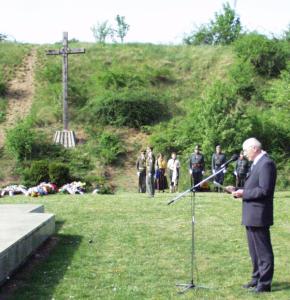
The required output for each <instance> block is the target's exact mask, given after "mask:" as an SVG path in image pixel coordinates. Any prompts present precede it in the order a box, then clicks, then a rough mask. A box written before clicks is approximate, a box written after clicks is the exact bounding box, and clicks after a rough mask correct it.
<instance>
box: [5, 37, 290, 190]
mask: <svg viewBox="0 0 290 300" xmlns="http://www.w3.org/2000/svg"><path fill="white" fill-rule="evenodd" d="M246 38H247V37H246ZM246 38H244V39H241V41H238V43H236V44H235V45H234V46H161V45H151V44H127V45H117V44H114V45H99V44H81V43H71V44H70V47H71V48H73V47H85V48H86V54H84V55H71V56H70V57H69V113H70V128H71V129H73V130H75V131H76V134H77V137H78V138H79V139H80V141H81V143H80V144H79V145H78V147H77V148H76V149H74V150H64V149H62V148H60V147H57V146H54V145H52V137H53V134H54V131H55V130H56V129H61V128H62V122H61V118H62V108H61V104H62V83H61V80H62V79H61V74H62V72H61V68H62V61H61V57H52V56H46V55H45V50H46V49H48V48H49V49H51V48H53V47H55V48H56V49H59V48H61V45H60V44H55V45H49V46H47V47H44V46H41V47H38V65H37V70H36V76H35V80H36V82H35V86H36V92H35V97H34V103H33V106H32V110H31V114H30V115H29V116H28V117H27V119H25V120H24V121H23V122H21V123H19V124H18V125H17V126H16V129H13V128H12V129H11V130H10V131H9V132H8V134H7V143H6V145H7V147H6V151H5V152H3V153H2V160H3V159H4V158H5V157H7V156H8V157H10V158H11V157H12V158H14V160H15V161H16V162H17V163H16V165H15V166H16V167H15V171H14V172H15V174H18V175H19V176H20V177H19V178H20V180H22V182H23V180H24V181H26V182H27V181H29V180H28V179H29V177H30V173H29V172H30V170H31V164H33V162H34V161H39V160H46V161H52V160H53V161H57V162H60V163H65V164H66V165H68V167H69V169H70V176H71V178H75V179H82V180H85V181H87V182H91V183H92V184H94V185H95V184H96V183H99V184H100V183H101V184H103V183H105V182H107V181H108V180H111V181H112V179H113V182H117V181H118V180H119V179H118V178H112V177H110V176H112V174H114V170H115V171H116V170H119V171H117V172H115V174H119V175H118V176H122V175H121V174H122V172H120V170H122V169H123V168H125V169H131V170H134V160H135V158H136V155H137V152H138V151H139V150H140V149H142V148H144V147H145V146H146V145H147V143H150V144H152V145H153V146H154V148H155V152H156V153H157V152H159V151H162V152H164V154H165V155H166V156H167V157H168V156H169V155H170V152H171V151H173V150H174V151H177V152H178V155H179V157H180V159H181V161H182V164H183V168H182V185H183V187H184V186H187V185H188V175H187V165H186V164H187V159H188V157H189V155H190V153H191V152H192V151H193V147H194V145H195V144H196V143H199V144H200V145H201V147H202V150H203V153H204V154H205V157H206V160H207V165H208V166H209V163H210V157H211V154H212V152H213V151H214V148H215V145H216V144H217V143H221V144H222V145H223V148H224V150H225V152H226V153H227V154H228V156H231V154H232V153H233V152H237V151H239V150H240V147H241V143H242V141H243V140H244V139H245V138H247V137H250V136H256V137H257V138H258V139H260V140H261V141H262V143H263V145H264V148H265V149H266V150H267V152H269V154H270V155H271V156H272V157H273V158H274V159H275V160H276V162H277V164H278V167H279V186H280V188H287V187H288V186H289V153H288V151H289V144H290V130H289V125H288V124H287V120H289V116H290V110H289V99H290V92H289V85H290V75H289V43H288V44H287V43H286V42H279V43H278V46H277V47H278V48H277V49H272V48H271V47H272V44H270V45H268V44H267V43H266V42H265V43H264V44H263V45H264V46H263V47H262V48H261V49H260V52H262V53H263V55H264V54H265V53H266V54H267V53H268V52H269V51H268V49H269V47H270V50H271V51H272V55H271V57H277V55H276V54H275V53H277V52H278V54H279V53H280V54H281V55H280V56H278V57H277V60H278V62H279V64H280V63H281V62H282V63H281V64H280V65H279V68H278V69H277V70H276V71H275V73H272V71H271V70H272V67H273V65H274V66H276V64H277V63H276V61H273V63H272V65H271V62H272V60H269V59H268V58H267V61H269V63H268V66H266V69H261V68H260V69H259V66H261V65H263V64H264V63H265V62H264V61H258V60H257V59H259V58H260V56H259V51H258V50H257V49H256V48H257V47H254V49H253V50H252V52H250V54H247V53H246V50H245V49H248V48H249V47H248V46H247V45H249V44H253V43H254V44H255V43H258V44H259V45H260V44H261V39H262V37H261V36H259V35H256V36H255V35H253V36H250V38H251V39H252V40H247V39H246ZM1 47H2V44H0V48H1ZM265 49H266V50H267V51H268V52H267V51H266V50H265ZM254 50H257V51H256V53H254V52H255V51H254ZM263 51H264V52H263ZM275 51H276V52H275ZM253 53H254V54H255V55H256V56H253V55H252V54H253ZM273 53H274V54H275V55H276V56H275V55H274V54H273ZM268 54H269V53H268ZM264 56H265V55H264ZM269 70H270V71H269ZM141 136H142V138H141ZM136 137H140V138H139V139H138V138H136ZM128 162H129V163H128ZM207 169H208V172H209V171H210V168H207ZM126 174H127V175H126V176H132V174H133V173H131V175H130V174H129V173H126ZM2 177H4V175H3V174H2ZM132 178H133V177H132ZM226 180H227V181H228V182H231V181H232V180H233V177H232V175H231V172H228V175H227V179H226ZM125 181H126V180H125ZM122 182H123V183H124V184H125V185H126V186H125V187H121V186H118V188H119V189H135V186H134V184H132V181H131V182H130V183H129V184H128V183H125V182H124V180H123V181H122ZM27 183H29V182H27ZM30 183H31V184H32V182H30Z"/></svg>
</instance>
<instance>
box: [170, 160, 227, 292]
mask: <svg viewBox="0 0 290 300" xmlns="http://www.w3.org/2000/svg"><path fill="white" fill-rule="evenodd" d="M226 166H227V164H224V165H223V166H222V167H221V169H219V170H218V171H217V172H215V173H214V174H212V175H210V176H208V177H207V178H205V179H203V180H202V181H201V182H199V183H198V184H196V185H193V186H192V187H191V188H190V189H188V190H186V191H184V192H182V193H181V194H179V195H177V196H176V197H175V198H173V199H172V200H170V201H169V202H168V203H167V205H171V204H174V203H176V202H177V201H178V200H180V199H182V198H183V197H184V196H185V195H187V194H188V193H190V192H192V196H191V220H192V222H191V280H190V282H189V283H181V284H176V286H178V287H182V289H181V290H180V291H179V294H183V293H184V292H186V291H188V290H189V289H197V288H207V287H205V286H198V285H196V284H195V283H194V270H193V268H194V259H195V242H194V224H195V192H196V188H197V187H199V186H201V185H202V184H203V183H204V182H207V181H209V180H210V179H212V178H213V177H215V176H216V175H217V174H219V173H221V172H223V171H224V170H225V169H226Z"/></svg>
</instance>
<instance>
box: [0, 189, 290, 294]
mask: <svg viewBox="0 0 290 300" xmlns="http://www.w3.org/2000/svg"><path fill="white" fill-rule="evenodd" d="M171 197H172V195H171V194H167V193H166V194H157V195H156V197H155V198H154V199H152V198H147V196H146V195H140V194H133V193H131V194H129V193H120V194H117V195H111V196H105V195H104V196H101V195H83V196H69V195H55V196H48V197H42V198H27V197H18V196H17V197H13V198H9V197H6V198H1V199H0V203H26V202H29V203H43V204H44V205H45V208H46V211H48V212H52V213H54V214H55V215H56V221H57V233H56V235H55V237H54V239H56V240H57V243H56V245H55V246H54V247H53V249H52V250H51V253H50V255H49V256H48V257H47V258H46V259H45V260H44V261H42V262H41V263H39V264H37V265H36V266H34V267H33V268H30V269H29V272H26V274H24V275H22V277H21V280H20V282H18V283H17V284H18V285H19V287H18V288H16V290H15V291H14V292H13V294H12V295H11V298H10V299H15V300H16V299H21V300H22V299H26V300H27V299H37V300H40V299H57V300H59V299H106V300H107V299H124V300H125V299H126V300H127V299H198V300H200V299H247V300H248V299H279V300H280V299H285V300H286V299H287V300H289V299H290V272H289V270H290V254H289V246H290V222H289V215H290V205H289V200H290V192H279V193H276V195H275V225H274V226H273V228H272V230H271V232H272V241H273V247H274V253H275V276H274V281H273V292H272V293H269V294H265V295H262V296H260V297H259V296H255V295H251V294H250V293H249V292H247V291H245V290H243V289H242V288H241V285H242V284H244V283H245V282H247V281H248V280H249V279H250V274H251V263H250V259H249V255H248V250H247V245H246V237H245V232H244V231H245V230H244V228H243V226H241V225H240V222H241V203H240V201H238V200H233V199H232V198H231V196H229V195H226V194H216V193H197V194H196V206H195V211H196V226H195V229H196V230H195V242H196V244H195V249H196V260H195V262H196V266H195V276H196V278H195V280H196V283H197V284H203V285H206V286H208V287H210V289H197V290H191V291H189V292H188V293H186V294H184V295H178V294H177V289H176V287H175V284H176V283H180V282H181V283H184V282H188V281H189V280H190V278H191V275H190V274H191V273H190V253H191V212H190V197H186V198H184V199H183V200H181V201H179V202H177V203H176V204H174V205H171V206H168V205H167V201H168V200H169V199H171ZM38 255H40V254H38ZM24 271H25V269H24ZM11 283H12V281H11ZM0 299H1V292H0Z"/></svg>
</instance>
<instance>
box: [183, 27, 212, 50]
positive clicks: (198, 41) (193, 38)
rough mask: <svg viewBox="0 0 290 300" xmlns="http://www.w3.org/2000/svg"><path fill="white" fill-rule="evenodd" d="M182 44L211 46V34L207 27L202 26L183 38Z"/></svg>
mask: <svg viewBox="0 0 290 300" xmlns="http://www.w3.org/2000/svg"><path fill="white" fill-rule="evenodd" d="M183 42H184V43H185V44H186V45H202V44H203V45H212V44H213V34H212V32H211V29H210V27H209V26H208V25H205V24H202V25H200V26H198V27H197V29H196V30H194V31H193V32H192V33H191V34H190V35H188V36H186V37H184V39H183Z"/></svg>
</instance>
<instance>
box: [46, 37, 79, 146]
mask: <svg viewBox="0 0 290 300" xmlns="http://www.w3.org/2000/svg"><path fill="white" fill-rule="evenodd" d="M80 53H85V49H84V48H75V49H70V48H69V47H68V33H67V32H64V33H63V48H62V49H60V50H47V51H46V54H47V55H62V57H63V65H62V82H63V127H64V130H63V131H62V132H60V133H59V134H58V132H57V133H56V135H57V134H58V135H59V138H57V140H56V135H55V142H57V143H60V144H63V145H64V146H65V147H74V145H75V141H71V143H70V142H69V141H68V142H67V141H66V140H67V137H66V136H67V135H68V139H70V138H73V139H75V137H74V133H73V132H71V133H69V131H68V101H67V99H68V55H69V54H80ZM70 136H71V137H70Z"/></svg>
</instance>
